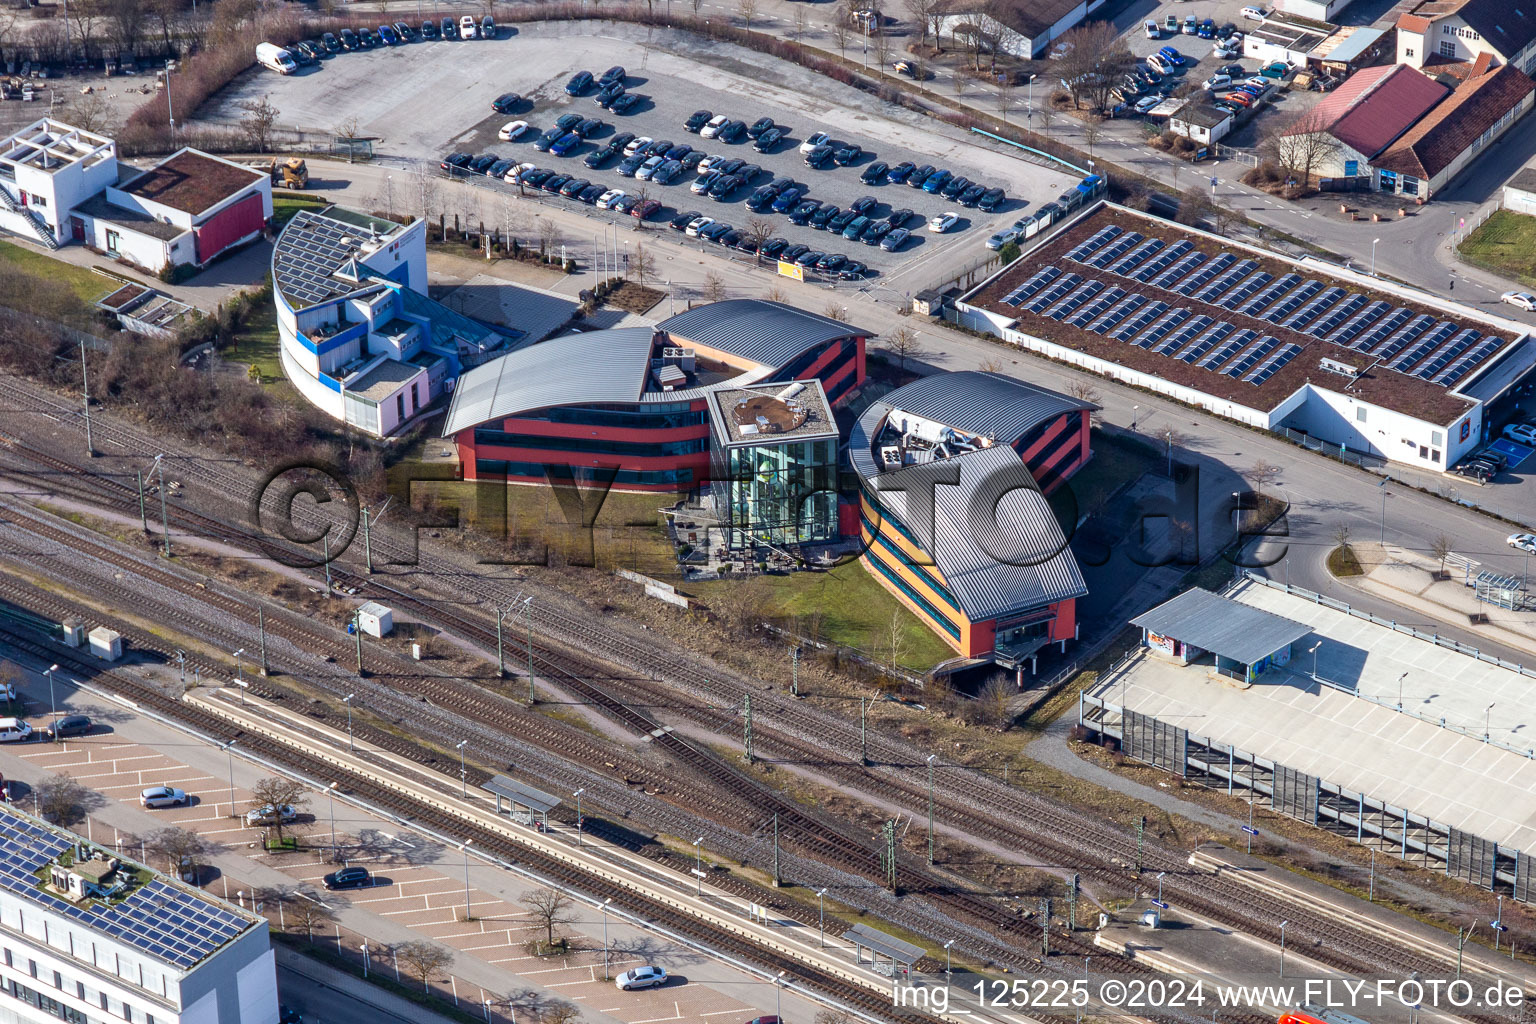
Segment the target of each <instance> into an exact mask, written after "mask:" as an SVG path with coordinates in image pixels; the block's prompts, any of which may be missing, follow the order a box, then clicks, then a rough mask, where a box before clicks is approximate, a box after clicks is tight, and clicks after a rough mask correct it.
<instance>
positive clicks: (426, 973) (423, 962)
mask: <svg viewBox="0 0 1536 1024" xmlns="http://www.w3.org/2000/svg"><path fill="white" fill-rule="evenodd" d="M394 953H395V957H396V958H397V959H399V961H400V962H401V963H403V964H405V966H406V969H407V970H409V971H410V972H411V973H412V974H414V975H415V976H416V978H417V980H419V981H420V982H421V990H422V991H423V992H425V991H427V982H429V981H431V980H432V975H434V974H436V973H437V972H438V971H440V970H442V969H443V968H444V967H447V966H448V965H449V964H450V963H452V962H453V955H452V954H451V953H449V952H448V951H447V950H446V949H444V948H443V947H441V946H439V945H437V943H435V942H423V941H422V940H420V939H416V940H414V941H412V942H402V943H399V944H398V945H396V946H395V949H394Z"/></svg>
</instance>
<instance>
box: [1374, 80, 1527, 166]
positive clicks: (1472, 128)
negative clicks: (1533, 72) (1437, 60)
mask: <svg viewBox="0 0 1536 1024" xmlns="http://www.w3.org/2000/svg"><path fill="white" fill-rule="evenodd" d="M1533 91H1536V82H1532V81H1531V80H1530V78H1528V77H1527V76H1526V75H1524V74H1522V73H1521V72H1520V71H1519V69H1517V68H1515V67H1513V66H1512V65H1509V64H1505V65H1503V66H1502V67H1500V68H1498V69H1497V70H1495V71H1492V72H1490V73H1488V74H1486V75H1483V76H1482V77H1481V78H1473V79H1470V80H1468V81H1466V82H1464V83H1462V84H1461V85H1460V86H1459V87H1458V88H1457V89H1456V91H1455V92H1453V93H1452V94H1451V95H1450V97H1449V98H1448V99H1447V100H1446V101H1445V102H1444V103H1441V104H1440V105H1439V106H1438V107H1436V108H1435V109H1434V110H1432V111H1430V112H1429V113H1428V114H1426V115H1425V116H1424V117H1423V118H1422V119H1420V121H1419V123H1418V124H1416V125H1414V126H1413V127H1412V128H1410V129H1409V130H1408V132H1407V134H1405V135H1404V136H1403V137H1402V138H1401V139H1399V140H1398V141H1397V143H1396V144H1394V145H1393V146H1392V148H1391V149H1389V150H1387V151H1386V152H1385V153H1384V154H1382V155H1381V156H1380V157H1378V158H1377V159H1375V160H1373V161H1372V164H1373V165H1374V166H1376V167H1379V168H1381V169H1383V170H1388V171H1396V172H1397V173H1398V174H1412V175H1414V176H1416V177H1419V178H1433V177H1434V176H1435V175H1436V174H1439V173H1440V172H1441V171H1443V170H1445V169H1446V168H1447V167H1449V166H1450V165H1451V164H1452V163H1453V162H1454V161H1455V159H1456V158H1457V157H1458V156H1460V155H1461V154H1462V153H1463V152H1464V151H1466V149H1467V148H1468V147H1470V146H1471V145H1472V144H1473V143H1474V142H1476V141H1477V138H1478V136H1480V135H1482V134H1483V132H1485V131H1487V130H1488V129H1489V128H1491V127H1492V126H1493V125H1494V123H1495V122H1497V121H1498V119H1499V118H1501V117H1503V116H1504V114H1505V113H1506V112H1507V111H1509V110H1511V109H1512V108H1514V107H1517V106H1519V105H1520V104H1521V103H1522V102H1524V100H1525V98H1526V97H1527V96H1529V95H1530V94H1531V93H1532V92H1533Z"/></svg>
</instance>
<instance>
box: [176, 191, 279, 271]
mask: <svg viewBox="0 0 1536 1024" xmlns="http://www.w3.org/2000/svg"><path fill="white" fill-rule="evenodd" d="M262 224H263V218H262V215H261V195H260V193H256V194H252V195H248V196H246V197H245V198H244V199H242V200H240V201H239V202H237V203H235V204H234V205H233V206H230V207H227V208H226V209H223V210H220V211H219V212H218V213H216V214H214V215H213V217H211V218H210V219H209V220H208V221H207V222H206V223H204V224H202V225H200V226H198V227H195V228H193V229H192V235H193V237H194V238H195V239H196V241H197V262H199V263H207V262H208V261H209V260H211V259H213V258H214V257H215V256H217V255H218V254H219V253H221V252H223V251H224V250H225V249H228V248H229V247H230V246H231V245H234V244H235V243H236V242H238V241H240V240H241V239H243V238H247V237H249V236H250V235H254V234H256V233H257V232H259V231H260V230H261V228H262Z"/></svg>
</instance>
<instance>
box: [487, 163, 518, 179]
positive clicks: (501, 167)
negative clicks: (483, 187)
mask: <svg viewBox="0 0 1536 1024" xmlns="http://www.w3.org/2000/svg"><path fill="white" fill-rule="evenodd" d="M516 166H517V161H516V160H497V161H496V162H495V163H493V164H491V166H490V167H488V168H486V171H485V176H486V177H487V178H505V177H506V174H507V172H508V171H510V170H511V169H512V168H514V167H516Z"/></svg>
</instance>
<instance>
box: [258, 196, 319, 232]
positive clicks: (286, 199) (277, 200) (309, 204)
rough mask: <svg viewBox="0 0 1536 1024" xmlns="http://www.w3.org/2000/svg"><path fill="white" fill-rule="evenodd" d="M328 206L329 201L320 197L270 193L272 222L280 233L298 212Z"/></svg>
mask: <svg viewBox="0 0 1536 1024" xmlns="http://www.w3.org/2000/svg"><path fill="white" fill-rule="evenodd" d="M330 205H331V202H330V200H328V199H325V198H323V197H321V196H306V195H292V194H289V193H286V192H278V191H274V192H273V193H272V220H273V223H274V225H275V227H276V230H278V231H281V230H283V228H284V227H286V226H287V224H288V222H289V221H290V220H292V219H293V215H294V214H296V213H298V212H299V211H300V210H316V211H318V210H323V209H325V208H326V207H327V206H330Z"/></svg>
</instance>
